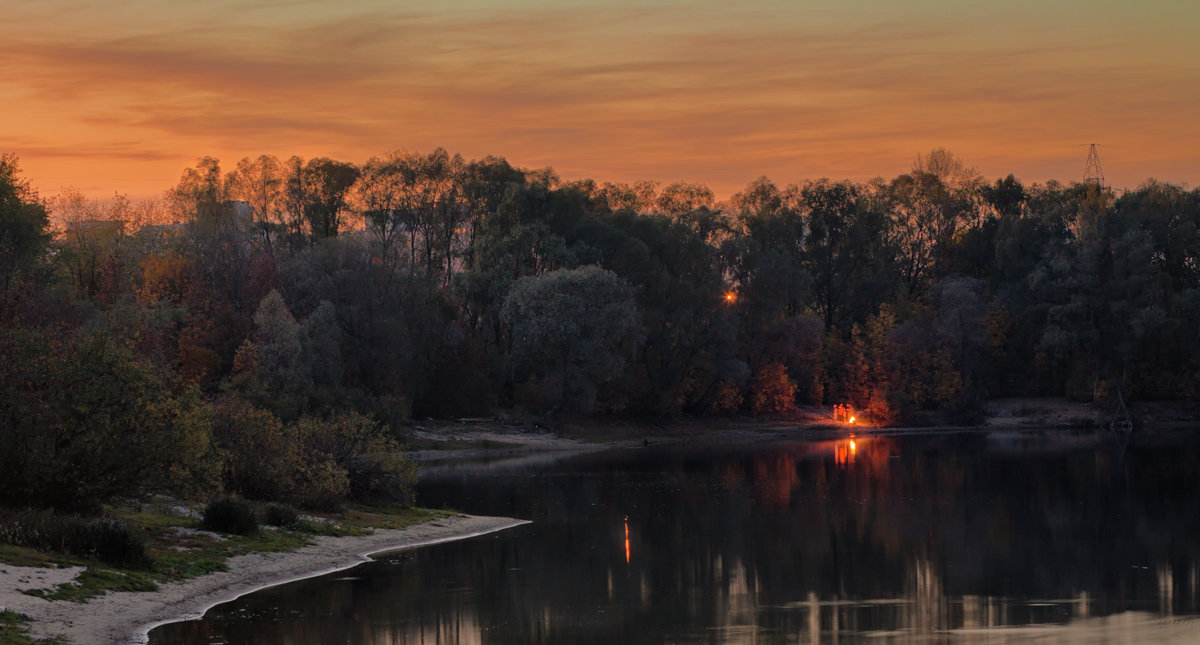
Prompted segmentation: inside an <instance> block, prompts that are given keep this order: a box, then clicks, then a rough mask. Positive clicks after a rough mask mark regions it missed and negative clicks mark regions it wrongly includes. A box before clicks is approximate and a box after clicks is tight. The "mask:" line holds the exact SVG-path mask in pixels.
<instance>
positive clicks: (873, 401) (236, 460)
mask: <svg viewBox="0 0 1200 645" xmlns="http://www.w3.org/2000/svg"><path fill="white" fill-rule="evenodd" d="M15 161H16V160H15V159H14V158H12V157H11V156H10V157H5V158H4V164H3V165H2V166H0V169H2V170H3V172H2V173H0V186H2V189H3V191H4V193H3V195H0V197H3V202H2V203H3V206H0V213H2V214H0V217H2V218H3V229H2V230H0V236H3V237H2V238H0V243H2V244H3V253H4V258H3V266H2V267H0V270H2V271H3V278H2V279H3V283H2V284H0V288H2V291H0V316H3V322H4V331H3V332H2V333H3V339H2V340H0V360H3V362H4V364H5V365H6V366H8V367H6V369H5V371H4V374H3V376H0V379H3V381H4V382H3V383H2V384H0V396H3V397H5V399H6V400H5V401H4V404H3V406H4V407H3V414H4V415H5V417H6V418H5V421H4V423H5V425H4V430H3V431H4V432H6V433H8V434H9V435H12V436H8V437H5V438H4V440H5V445H7V446H13V445H17V444H13V443H11V441H14V440H19V441H28V442H31V443H30V445H29V446H25V447H22V448H21V449H20V450H8V451H6V455H7V456H6V457H4V458H3V459H5V461H6V463H5V464H4V465H3V466H4V470H5V472H6V473H7V474H6V475H5V476H6V477H14V476H17V477H23V478H24V479H21V480H20V481H21V482H23V483H22V484H21V485H20V486H18V487H13V486H5V487H4V490H5V491H6V493H8V492H10V491H11V493H12V496H14V497H18V498H19V497H21V496H23V495H33V494H36V495H43V496H47V499H50V498H53V497H55V496H66V497H68V498H71V499H78V498H81V497H87V498H89V499H90V498H94V497H96V496H97V495H98V493H97V492H96V491H76V490H75V488H77V487H79V486H82V485H84V484H82V483H80V482H79V481H77V480H82V481H86V482H97V481H99V482H106V481H115V480H121V481H126V480H140V481H150V480H151V479H153V478H150V477H149V475H147V473H148V472H150V471H153V472H154V473H156V474H155V475H154V476H155V477H158V478H160V479H161V478H166V480H169V481H170V482H172V483H171V486H175V487H180V486H184V484H186V486H190V487H194V488H196V489H207V490H212V489H220V488H224V489H226V490H232V491H234V492H240V493H243V494H247V495H257V496H262V497H269V498H283V499H294V500H296V501H298V502H300V503H307V504H322V503H331V500H334V499H339V498H344V497H346V496H349V495H351V494H352V493H354V492H355V491H360V492H361V494H362V495H364V496H368V497H369V496H371V495H378V494H386V491H387V490H388V489H387V486H386V481H387V480H388V478H389V477H391V476H392V474H393V473H394V471H395V469H396V468H399V467H400V465H399V464H393V463H383V462H382V461H381V458H378V457H373V458H371V459H366V458H364V455H376V456H378V455H383V454H387V452H388V448H389V447H390V446H392V445H394V444H393V443H389V442H393V441H394V439H395V437H397V436H399V435H398V434H397V433H398V432H399V430H400V429H401V428H402V427H403V424H404V423H405V421H406V420H407V419H408V418H410V417H412V416H417V417H426V416H433V417H452V416H480V415H485V414H490V413H493V412H494V411H495V410H497V409H508V408H516V409H522V410H525V411H527V412H529V413H531V414H536V415H544V414H592V413H599V414H621V415H630V416H638V417H645V416H652V417H669V416H676V415H684V414H734V413H752V414H760V413H776V412H784V411H787V410H788V409H790V408H791V407H792V406H794V405H797V404H835V403H840V404H848V405H851V406H853V407H854V408H855V409H857V410H859V411H862V412H865V415H866V416H869V417H870V418H872V420H874V421H875V422H878V423H885V424H887V423H900V422H905V421H909V420H911V419H913V418H914V417H915V416H918V415H920V414H922V413H925V412H928V411H940V412H942V413H946V414H950V415H952V416H955V417H957V418H958V419H960V420H968V421H969V420H971V419H974V418H978V415H979V413H980V410H981V404H982V402H983V401H984V400H985V399H987V398H989V397H999V396H1017V395H1066V396H1070V397H1074V398H1077V399H1080V400H1097V401H1104V400H1106V398H1108V397H1111V396H1113V395H1114V394H1115V393H1117V392H1118V391H1119V392H1120V393H1121V394H1122V395H1123V396H1124V397H1125V398H1140V399H1152V398H1173V399H1197V398H1200V334H1197V333H1196V322H1197V321H1198V320H1200V232H1198V228H1200V191H1197V190H1192V191H1187V190H1185V189H1183V188H1181V187H1178V186H1173V185H1168V184H1161V183H1157V182H1153V181H1150V182H1147V183H1146V184H1144V185H1143V186H1141V187H1140V188H1138V189H1137V190H1134V191H1129V192H1124V193H1118V192H1116V191H1113V190H1111V189H1108V188H1104V187H1100V186H1096V185H1093V184H1072V185H1062V184H1058V183H1056V182H1050V183H1047V184H1045V185H1032V186H1026V185H1023V184H1022V183H1021V182H1019V181H1018V180H1017V179H1015V178H1014V177H1013V176H1011V175H1010V176H1008V177H1006V178H1004V179H1000V180H997V181H995V182H992V183H988V182H986V181H985V180H983V178H982V177H980V176H979V175H978V173H976V172H974V171H973V170H972V169H970V168H966V167H965V166H964V165H963V164H962V162H961V161H960V160H959V159H957V158H956V157H955V156H954V155H952V154H950V153H948V152H946V151H945V150H935V151H933V152H932V153H930V155H928V156H926V157H919V158H918V160H917V163H915V164H914V167H913V170H912V171H911V172H909V173H905V174H903V175H900V176H898V177H895V178H893V179H891V180H883V179H876V180H873V181H870V182H866V183H854V182H849V181H830V180H824V179H823V180H819V181H810V182H805V183H802V184H798V185H788V186H779V185H776V184H774V183H772V182H771V181H769V180H768V179H766V178H761V179H759V180H756V181H754V182H752V183H751V184H750V185H748V186H747V187H746V188H745V189H744V190H743V191H741V192H739V193H737V194H736V195H734V196H732V197H731V198H730V199H729V200H728V201H727V202H723V203H717V201H716V200H715V198H714V195H713V193H712V192H711V191H710V190H708V189H707V188H705V187H704V186H698V185H691V184H682V183H677V184H670V185H665V186H664V185H660V184H657V183H654V182H639V183H636V184H633V185H627V184H614V183H597V182H595V181H591V180H584V181H573V182H563V181H560V180H559V179H558V177H556V176H555V175H554V173H553V172H552V171H550V170H524V169H519V168H515V167H513V166H511V165H510V164H509V163H508V162H506V161H505V160H504V159H502V158H498V157H486V158H484V159H479V160H465V159H462V158H461V157H459V156H457V155H450V154H448V153H447V152H446V151H444V150H441V149H439V150H435V151H433V152H432V153H428V154H408V153H406V154H392V155H388V156H386V157H382V158H372V159H370V160H369V161H367V162H366V163H365V164H362V165H355V164H351V163H345V162H339V161H335V160H331V159H324V158H318V159H310V160H307V161H306V160H303V159H300V158H297V157H293V158H291V159H288V160H286V161H281V160H279V159H276V158H274V157H270V156H262V157H259V158H257V159H243V160H242V161H240V162H238V163H237V164H236V166H235V167H234V168H233V169H231V170H229V171H228V172H226V171H225V170H223V169H222V168H221V167H220V165H219V163H218V161H217V160H215V159H211V158H204V159H201V160H200V161H199V163H198V164H197V165H196V166H195V167H194V168H189V169H187V170H185V171H184V173H183V176H182V178H181V180H180V182H179V184H178V185H177V186H176V187H175V188H174V189H172V190H171V191H169V193H168V201H169V204H170V208H171V209H172V212H173V213H174V217H175V219H176V220H177V222H178V223H176V224H144V223H141V222H142V219H139V218H136V217H126V216H124V213H123V211H122V208H121V206H122V204H123V203H122V202H117V204H116V207H112V206H111V205H110V207H109V208H110V212H102V211H103V209H101V208H100V205H96V204H92V205H89V204H86V203H84V201H83V200H75V201H73V202H65V203H62V204H60V205H59V206H60V209H59V210H60V212H59V213H56V215H57V216H58V217H60V218H62V219H64V220H65V225H64V231H62V232H61V234H60V235H59V236H57V237H55V238H52V237H51V236H50V232H49V229H48V219H47V210H46V205H45V204H44V202H43V201H42V200H40V199H39V198H38V197H37V196H36V195H35V194H33V192H32V191H31V190H30V189H29V188H28V185H27V184H26V183H24V180H22V179H21V178H20V176H19V174H18V173H17V169H16V163H15ZM126 206H127V204H126ZM127 210H128V209H127ZM122 220H127V221H126V222H125V223H122ZM135 220H136V221H135ZM139 406H141V407H139ZM96 415H99V417H97V416H96ZM97 419H100V420H101V421H102V422H99V421H97ZM334 426H336V427H338V428H340V429H338V430H336V431H330V430H328V428H331V427H334ZM34 428H37V430H36V431H35V430H34ZM23 429H24V430H23ZM23 432H24V433H26V434H22V433H23ZM129 432H133V433H134V435H132V436H131V438H129V439H122V440H121V441H120V442H119V443H117V444H113V443H112V439H113V438H114V437H125V435H123V434H121V433H129ZM72 433H81V437H82V438H80V437H75V436H74V435H72ZM26 435H28V436H26ZM51 437H53V438H51ZM137 442H145V445H144V446H143V445H142V444H140V443H137ZM20 445H22V446H24V444H20ZM108 445H113V448H112V449H113V450H116V451H118V453H125V454H127V453H128V451H129V450H131V448H130V447H129V446H131V445H136V446H138V448H137V450H139V451H144V452H145V453H146V454H148V455H152V456H153V455H159V454H161V456H162V460H161V463H159V462H154V463H156V464H158V465H157V466H154V467H150V466H147V468H148V469H149V470H147V471H144V472H143V471H138V472H123V471H121V472H118V471H120V470H121V469H122V468H128V465H122V464H125V463H126V462H124V461H123V460H121V459H117V460H116V462H117V463H115V464H113V465H106V464H107V462H105V460H104V459H102V458H101V455H100V454H98V453H97V450H100V451H101V452H102V451H103V450H104V449H105V448H104V447H105V446H108ZM63 446H66V448H63ZM39 450H41V451H43V452H38V451H39ZM71 450H77V451H78V454H77V455H75V454H74V453H71V452H70V451H71ZM139 454H140V453H139ZM68 455H73V456H69V457H67V456H68ZM64 458H67V459H68V460H69V461H70V463H71V464H72V468H74V467H76V466H78V467H79V468H83V469H85V470H83V471H82V472H88V473H90V472H91V471H89V470H86V469H108V470H103V472H99V471H97V472H96V473H95V476H94V477H92V476H89V477H86V478H84V477H80V478H76V479H77V480H76V479H72V476H70V475H68V474H66V473H67V472H68V471H67V470H66V469H64V470H63V472H61V473H58V478H57V479H56V478H55V476H54V473H50V474H47V473H45V472H35V470H36V468H40V467H42V466H41V465H39V464H43V465H44V464H49V465H48V466H46V467H47V468H50V469H51V470H54V468H55V467H56V466H61V464H62V463H64V462H62V460H63V459H64ZM151 461H153V459H152V460H151ZM22 473H24V474H22ZM114 473H116V474H114ZM114 478H115V479H114ZM68 480H70V481H68ZM155 481H157V480H155ZM164 481H165V480H164ZM87 485H96V484H87ZM39 487H42V488H44V489H45V491H44V492H37V490H36V489H38V488H39ZM315 490H322V491H325V493H323V494H322V495H317V497H321V499H303V498H304V496H305V495H311V494H313V493H312V491H315ZM381 491H382V492H381ZM55 503H60V501H58V500H56V501H55ZM62 503H66V502H65V501H63V502H62Z"/></svg>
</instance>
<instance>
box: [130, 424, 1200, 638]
mask: <svg viewBox="0 0 1200 645" xmlns="http://www.w3.org/2000/svg"><path fill="white" fill-rule="evenodd" d="M1022 441H1028V439H1027V437H1026V438H1022ZM1047 445H1048V441H1047V440H1046V438H1043V440H1042V441H1040V442H1036V444H1035V447H1034V449H1027V448H1023V447H1022V446H1021V445H1019V443H1014V442H1012V441H1009V440H1007V439H1005V438H1000V439H996V438H986V437H983V436H974V435H958V436H930V437H899V438H889V437H879V436H871V437H864V436H858V437H853V436H846V437H843V438H840V439H836V440H829V441H819V442H795V443H785V444H772V445H765V446H764V445H758V446H747V447H731V446H719V447H715V448H706V447H698V448H691V449H679V448H669V449H666V448H665V449H646V450H642V449H638V450H626V451H617V452H612V453H605V454H599V455H595V454H593V455H585V456H578V457H574V458H572V459H569V460H566V461H563V462H559V463H533V464H528V463H527V464H522V465H517V466H512V467H509V468H497V467H495V465H489V466H488V467H487V468H486V469H483V470H481V471H478V472H471V471H470V470H469V469H467V470H464V469H458V470H445V469H443V470H441V471H439V474H437V475H436V476H426V477H425V478H424V479H423V482H422V484H421V492H420V494H421V498H422V501H423V503H425V504H429V505H433V506H438V505H442V504H447V505H452V506H454V507H457V508H460V509H462V510H465V511H468V512H480V513H492V514H508V515H513V516H517V517H525V518H530V519H533V520H534V521H535V523H534V524H533V525H529V526H525V527H521V528H519V529H515V530H513V531H510V532H505V533H501V534H497V535H493V536H487V537H484V538H478V539H474V540H470V541H467V542H463V543H456V544H447V545H441V546H437V547H431V548H428V549H421V550H418V551H414V552H411V553H406V554H401V555H397V556H392V557H389V558H387V559H385V560H382V561H380V562H376V563H372V564H369V565H365V566H364V567H361V568H359V569H355V570H354V579H345V574H341V576H340V578H339V577H338V576H328V577H325V578H321V579H315V580H311V581H306V582H302V583H297V584H294V585H288V586H286V587H282V588H279V589H275V590H270V591H268V592H264V593H261V594H254V595H252V596H249V597H247V598H244V599H241V600H239V601H237V602H235V603H230V604H228V605H225V606H222V607H219V608H217V609H215V610H214V611H213V612H210V616H209V617H208V618H207V619H206V620H204V621H199V622H192V623H185V624H179V625H173V626H168V627H166V628H162V629H160V630H156V631H155V633H154V634H152V636H153V640H152V642H156V643H209V642H228V643H322V642H332V641H336V642H346V643H364V644H365V643H372V644H375V643H559V642H572V643H666V642H670V643H696V644H699V643H812V644H817V643H865V642H870V643H946V642H971V643H975V642H982V643H1016V642H1031V641H1036V642H1050V643H1059V642H1061V643H1085V642H1086V643H1092V642H1100V643H1133V642H1138V643H1142V642H1181V643H1182V642H1196V636H1195V634H1197V633H1200V623H1197V622H1196V621H1195V619H1194V616H1195V615H1196V614H1197V613H1198V611H1200V603H1198V600H1197V587H1198V581H1200V568H1198V564H1197V563H1198V562H1200V557H1198V556H1200V544H1198V540H1197V537H1196V536H1200V530H1198V529H1200V527H1198V526H1197V524H1198V523H1200V522H1198V519H1200V518H1198V513H1197V509H1200V504H1197V501H1198V497H1200V494H1198V492H1197V491H1200V486H1198V484H1200V474H1198V473H1197V471H1196V469H1195V467H1194V464H1195V463H1196V458H1197V457H1198V456H1200V451H1197V449H1196V446H1195V445H1190V444H1187V445H1181V446H1170V447H1161V448H1158V447H1141V448H1139V447H1137V446H1136V445H1135V446H1132V447H1129V448H1123V447H1121V446H1119V445H1114V444H1112V443H1110V442H1106V441H1105V440H1104V438H1103V437H1100V438H1096V437H1090V438H1088V439H1087V441H1083V440H1082V439H1081V437H1079V436H1076V435H1068V436H1065V438H1064V439H1063V440H1062V441H1059V442H1057V447H1056V448H1054V449H1047Z"/></svg>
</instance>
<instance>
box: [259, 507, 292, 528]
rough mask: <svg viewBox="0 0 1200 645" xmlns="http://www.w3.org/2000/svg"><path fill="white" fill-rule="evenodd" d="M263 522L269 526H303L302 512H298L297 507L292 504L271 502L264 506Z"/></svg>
mask: <svg viewBox="0 0 1200 645" xmlns="http://www.w3.org/2000/svg"><path fill="white" fill-rule="evenodd" d="M262 523H263V524H266V525H267V526H278V527H281V528H288V529H290V528H297V527H299V526H301V522H300V514H299V513H297V512H296V508H295V507H294V506H292V505H290V504H280V503H278V502H271V503H270V504H267V505H266V506H264V507H263V509H262Z"/></svg>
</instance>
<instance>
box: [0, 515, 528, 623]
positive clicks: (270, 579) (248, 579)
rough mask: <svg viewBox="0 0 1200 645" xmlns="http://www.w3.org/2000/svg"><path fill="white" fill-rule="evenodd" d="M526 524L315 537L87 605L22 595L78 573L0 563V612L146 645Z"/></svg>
mask: <svg viewBox="0 0 1200 645" xmlns="http://www.w3.org/2000/svg"><path fill="white" fill-rule="evenodd" d="M521 524H528V522H526V521H524V520H514V519H511V518H506V517H480V516H470V515H463V516H456V517H450V518H444V519H438V520H434V521H432V522H427V523H425V524H419V525H417V526H410V527H408V528H405V529H380V530H376V531H375V532H374V533H372V534H370V535H364V536H355V537H325V536H322V537H317V538H315V540H314V542H313V544H311V545H309V546H306V547H302V548H300V549H297V550H295V551H289V552H287V553H253V554H249V555H239V556H235V557H233V558H230V559H229V560H228V564H229V570H228V571H221V572H217V573H212V574H209V575H206V576H202V577H200V578H193V579H191V580H184V581H182V582H170V583H164V584H160V585H159V587H158V591H156V592H140V593H139V592H109V593H108V594H106V595H104V596H103V597H100V598H93V599H92V600H90V601H88V602H86V603H75V602H70V601H65V600H59V601H49V600H43V599H41V598H36V597H34V596H29V595H26V594H23V593H21V591H22V590H23V589H44V588H50V587H53V586H54V585H56V584H60V583H62V582H66V581H69V580H71V579H73V578H74V577H75V576H76V575H78V574H79V572H80V571H82V569H81V568H79V567H75V568H73V569H42V568H34V567H14V566H10V565H6V564H0V607H5V608H8V609H10V610H12V611H15V612H17V613H21V614H25V615H26V616H29V617H30V618H32V619H33V622H32V623H31V624H30V630H29V631H30V633H31V634H32V635H33V636H35V637H47V636H57V635H62V636H66V637H67V638H68V639H70V641H71V643H73V645H93V644H95V645H109V644H111V643H145V642H146V641H147V638H148V637H147V634H148V633H149V631H150V630H151V629H153V628H154V627H157V626H159V625H162V624H165V623H170V622H175V621H179V620H189V619H193V618H199V617H200V616H203V615H204V612H206V611H208V610H209V609H210V608H211V607H213V606H214V605H218V604H220V603H223V602H228V601H230V600H233V599H235V598H238V597H240V596H243V595H245V594H248V593H251V592H254V591H258V590H259V589H263V588H264V587H271V586H274V585H278V584H283V583H285V582H291V581H293V580H299V579H302V578H310V577H313V576H319V575H322V574H326V573H331V572H334V571H340V570H343V569H348V568H350V567H353V566H355V565H358V564H361V563H363V562H366V561H367V560H368V559H369V558H368V556H370V555H372V554H376V553H383V552H386V551H396V550H399V549H411V548H414V547H419V546H427V545H430V544H438V543H440V542H449V541H452V540H461V539H465V538H469V537H475V536H478V535H484V534H486V533H492V532H495V531H500V530H503V529H507V528H511V527H514V526H519V525H521Z"/></svg>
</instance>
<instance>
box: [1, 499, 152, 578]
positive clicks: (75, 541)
mask: <svg viewBox="0 0 1200 645" xmlns="http://www.w3.org/2000/svg"><path fill="white" fill-rule="evenodd" d="M0 542H2V543H7V544H13V545H16V546H25V547H30V548H34V549H38V550H40V551H58V552H65V553H70V554H73V555H77V556H81V557H85V558H95V559H97V560H100V561H102V562H105V563H108V564H111V565H113V566H118V567H125V568H131V569H144V568H148V567H149V566H150V565H151V560H150V557H149V556H148V555H147V554H146V539H145V538H144V537H143V536H142V535H140V534H138V533H137V532H136V531H135V530H133V529H132V528H130V527H129V525H127V524H126V523H125V522H123V521H121V520H115V519H110V518H83V517H79V516H77V515H57V514H55V513H53V512H51V511H47V510H39V511H35V510H25V511H15V512H9V513H6V514H4V515H3V516H0Z"/></svg>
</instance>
